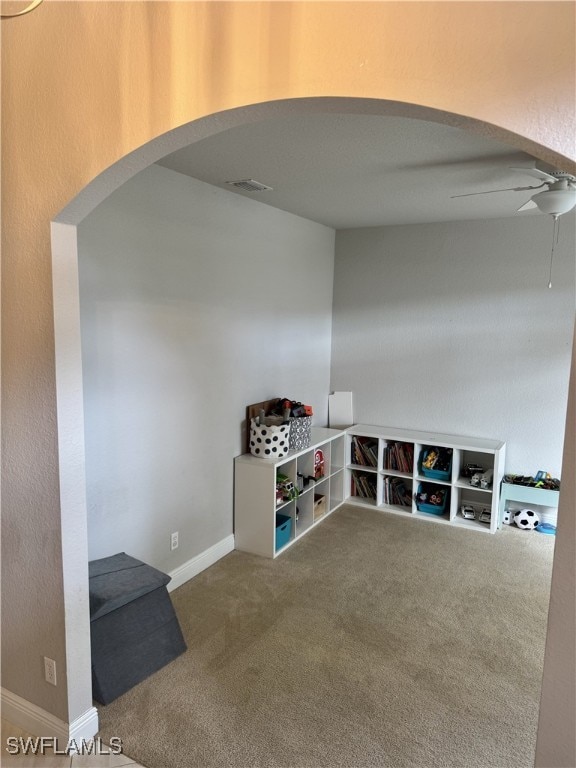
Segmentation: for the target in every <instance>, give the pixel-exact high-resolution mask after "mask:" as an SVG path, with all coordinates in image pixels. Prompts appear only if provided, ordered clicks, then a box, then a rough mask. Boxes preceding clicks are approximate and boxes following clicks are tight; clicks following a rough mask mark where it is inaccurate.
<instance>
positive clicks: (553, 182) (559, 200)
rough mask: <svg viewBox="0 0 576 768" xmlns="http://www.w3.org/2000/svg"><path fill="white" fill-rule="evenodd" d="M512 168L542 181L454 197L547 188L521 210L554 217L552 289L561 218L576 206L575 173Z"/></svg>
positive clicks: (549, 282) (550, 285) (550, 284)
mask: <svg viewBox="0 0 576 768" xmlns="http://www.w3.org/2000/svg"><path fill="white" fill-rule="evenodd" d="M510 170H511V171H518V172H521V173H528V174H530V176H534V177H536V178H537V179H538V180H539V181H541V182H542V183H541V184H539V185H538V186H537V187H511V188H508V189H489V190H486V191H484V192H469V193H468V194H466V195H454V197H470V196H472V195H489V194H491V193H493V192H527V191H528V190H533V189H541V188H542V187H547V189H545V190H544V191H543V192H538V193H536V194H535V195H532V197H531V198H530V199H529V200H527V201H526V202H525V203H524V205H522V206H521V207H520V208H518V211H528V210H530V209H534V208H538V210H539V211H541V212H542V213H546V214H548V215H549V216H552V218H553V219H554V227H553V230H552V249H551V251H550V269H549V274H548V288H552V262H553V259H554V251H555V249H556V245H557V243H558V238H559V234H560V229H559V221H558V219H559V217H560V216H563V215H564V214H565V213H568V212H569V211H571V210H572V209H573V208H574V206H576V176H573V175H572V174H571V173H566V171H551V172H550V173H548V172H547V171H542V170H541V169H540V168H535V167H526V168H510Z"/></svg>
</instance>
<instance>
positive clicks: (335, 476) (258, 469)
mask: <svg viewBox="0 0 576 768" xmlns="http://www.w3.org/2000/svg"><path fill="white" fill-rule="evenodd" d="M318 449H319V450H321V451H322V453H323V455H324V475H323V477H322V478H321V479H317V480H316V481H312V480H310V481H309V482H308V484H307V486H306V487H305V489H304V490H303V491H301V492H300V493H299V495H298V497H297V498H296V499H293V500H292V501H288V502H285V503H282V504H277V503H276V478H277V475H278V473H281V474H283V475H286V476H287V477H289V478H290V480H292V482H293V483H294V485H297V475H298V474H300V475H303V476H304V477H311V476H313V474H314V456H315V452H316V450H318ZM345 461H346V434H345V432H344V431H342V430H339V429H325V428H319V427H313V428H312V438H311V443H310V446H309V447H308V448H305V449H303V450H300V451H289V453H288V455H287V456H285V457H284V458H282V459H262V458H260V457H257V456H253V455H252V454H249V453H246V454H243V455H242V456H238V457H236V459H235V460H234V539H235V547H236V549H239V550H241V551H242V552H250V553H252V554H255V555H262V556H263V557H276V556H277V555H279V554H280V553H281V552H283V551H284V550H286V549H287V548H288V547H289V546H291V545H292V544H294V543H295V542H296V541H298V539H300V538H302V536H304V535H305V534H306V533H308V531H310V530H311V529H312V528H314V527H315V526H317V525H319V524H320V523H322V521H323V520H325V519H326V517H328V515H330V514H331V513H332V512H333V511H334V510H335V509H337V508H338V507H339V506H340V505H341V504H342V503H343V501H344V496H345V494H346V480H345V472H346V469H345ZM319 496H323V497H324V499H325V512H324V514H323V515H322V517H320V518H317V519H314V499H315V497H319ZM277 512H280V513H281V514H283V515H288V516H289V517H290V518H291V521H292V522H291V535H290V539H289V540H288V542H287V543H286V544H285V546H283V547H282V548H281V549H279V550H276V546H275V541H276V513H277Z"/></svg>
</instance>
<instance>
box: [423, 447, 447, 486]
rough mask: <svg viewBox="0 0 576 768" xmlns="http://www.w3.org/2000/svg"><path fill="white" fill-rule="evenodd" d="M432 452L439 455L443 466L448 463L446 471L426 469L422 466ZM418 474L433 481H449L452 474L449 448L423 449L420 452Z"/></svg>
mask: <svg viewBox="0 0 576 768" xmlns="http://www.w3.org/2000/svg"><path fill="white" fill-rule="evenodd" d="M432 451H435V452H436V453H439V454H440V459H441V460H442V459H443V462H442V463H443V465H445V464H446V460H447V461H448V466H447V468H446V469H434V468H432V469H428V468H427V467H425V466H424V464H425V462H426V459H427V458H428V456H429V455H430V453H431V452H432ZM419 463H420V474H421V475H424V477H431V478H433V479H434V480H450V475H451V474H452V449H451V448H424V449H423V450H422V451H421V452H420V462H419Z"/></svg>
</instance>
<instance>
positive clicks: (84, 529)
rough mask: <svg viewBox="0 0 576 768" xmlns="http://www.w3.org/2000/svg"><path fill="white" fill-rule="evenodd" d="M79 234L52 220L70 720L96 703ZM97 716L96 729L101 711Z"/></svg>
mask: <svg viewBox="0 0 576 768" xmlns="http://www.w3.org/2000/svg"><path fill="white" fill-rule="evenodd" d="M77 234H78V230H77V227H76V226H73V225H71V224H61V223H57V222H53V223H52V225H51V241H52V288H53V296H54V338H55V358H56V413H57V419H58V458H59V462H58V465H59V472H60V524H61V533H62V537H61V540H62V562H63V586H64V617H65V619H64V623H65V637H66V679H67V684H68V718H69V721H70V722H73V721H74V720H75V719H76V718H78V717H83V716H84V715H85V714H86V713H87V712H89V711H90V710H91V709H94V708H93V707H92V676H91V659H90V607H89V595H88V521H87V511H86V479H85V455H84V403H83V392H82V345H81V339H80V294H79V287H78V237H77ZM94 711H95V710H94ZM93 721H94V723H93V724H94V725H95V727H96V730H95V731H94V733H96V731H97V730H98V718H97V716H96V717H94V718H93ZM90 735H91V736H93V735H94V734H90Z"/></svg>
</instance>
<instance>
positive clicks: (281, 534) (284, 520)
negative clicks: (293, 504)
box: [276, 512, 292, 551]
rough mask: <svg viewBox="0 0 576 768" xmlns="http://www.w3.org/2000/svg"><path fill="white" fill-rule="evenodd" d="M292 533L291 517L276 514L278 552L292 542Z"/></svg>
mask: <svg viewBox="0 0 576 768" xmlns="http://www.w3.org/2000/svg"><path fill="white" fill-rule="evenodd" d="M291 533H292V518H291V517H290V515H283V514H281V513H280V512H277V513H276V551H278V550H279V549H282V547H284V546H286V544H288V542H289V541H290V534H291Z"/></svg>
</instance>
